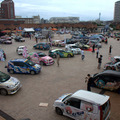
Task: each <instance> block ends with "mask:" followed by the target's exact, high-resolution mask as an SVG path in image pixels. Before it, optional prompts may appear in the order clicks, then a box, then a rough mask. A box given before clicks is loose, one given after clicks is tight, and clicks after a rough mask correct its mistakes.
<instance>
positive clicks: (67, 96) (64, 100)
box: [62, 94, 71, 102]
mask: <svg viewBox="0 0 120 120" xmlns="http://www.w3.org/2000/svg"><path fill="white" fill-rule="evenodd" d="M70 96H71V94H70V95H68V96H66V97H65V98H64V99H63V100H62V102H64V101H66V100H67V99H68V98H70Z"/></svg>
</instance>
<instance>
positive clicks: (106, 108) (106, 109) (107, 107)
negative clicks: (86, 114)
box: [102, 100, 110, 120]
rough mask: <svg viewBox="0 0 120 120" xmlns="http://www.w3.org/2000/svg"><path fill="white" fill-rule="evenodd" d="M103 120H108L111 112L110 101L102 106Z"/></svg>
mask: <svg viewBox="0 0 120 120" xmlns="http://www.w3.org/2000/svg"><path fill="white" fill-rule="evenodd" d="M102 112H103V120H105V119H106V117H107V116H108V114H109V112H110V101H109V100H108V101H107V102H106V103H105V104H103V105H102Z"/></svg>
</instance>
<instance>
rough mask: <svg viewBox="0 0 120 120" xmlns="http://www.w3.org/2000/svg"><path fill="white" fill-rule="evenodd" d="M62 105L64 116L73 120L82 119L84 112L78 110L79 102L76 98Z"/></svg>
mask: <svg viewBox="0 0 120 120" xmlns="http://www.w3.org/2000/svg"><path fill="white" fill-rule="evenodd" d="M64 104H65V106H64V112H63V114H64V115H66V116H68V117H70V118H73V119H79V118H81V117H82V115H83V113H84V112H83V111H82V110H80V104H81V100H79V99H77V98H69V99H68V100H66V101H65V102H64Z"/></svg>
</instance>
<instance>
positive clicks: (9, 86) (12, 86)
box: [7, 85, 15, 88]
mask: <svg viewBox="0 0 120 120" xmlns="http://www.w3.org/2000/svg"><path fill="white" fill-rule="evenodd" d="M14 87H15V85H7V88H14Z"/></svg>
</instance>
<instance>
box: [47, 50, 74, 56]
mask: <svg viewBox="0 0 120 120" xmlns="http://www.w3.org/2000/svg"><path fill="white" fill-rule="evenodd" d="M57 53H58V54H59V55H60V57H61V58H67V57H74V54H73V53H72V52H69V51H65V50H62V49H54V50H49V53H48V55H49V56H50V57H53V58H56V57H57Z"/></svg>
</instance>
